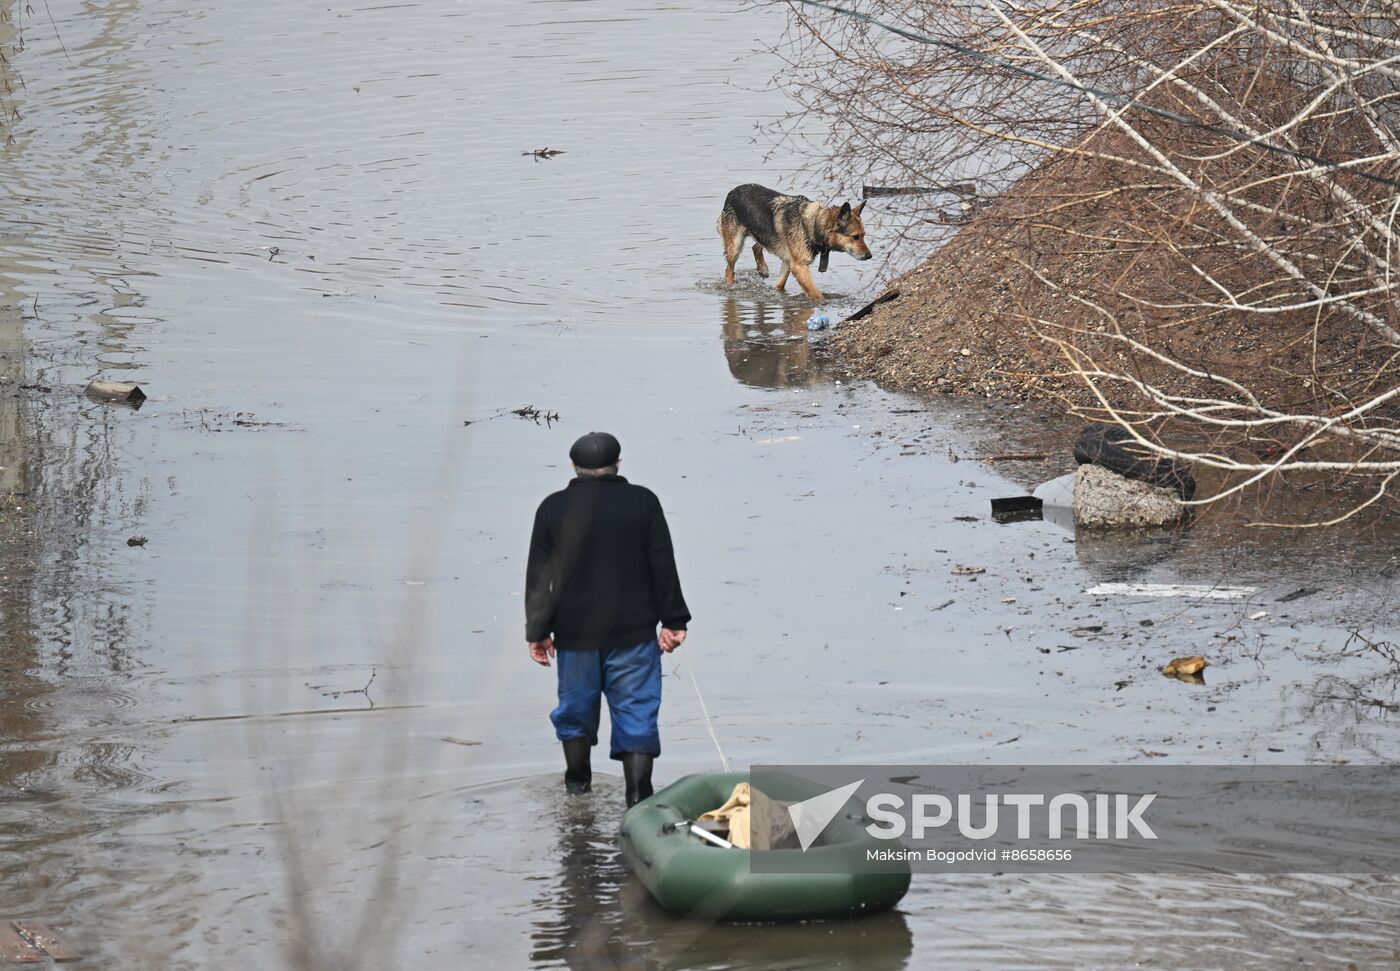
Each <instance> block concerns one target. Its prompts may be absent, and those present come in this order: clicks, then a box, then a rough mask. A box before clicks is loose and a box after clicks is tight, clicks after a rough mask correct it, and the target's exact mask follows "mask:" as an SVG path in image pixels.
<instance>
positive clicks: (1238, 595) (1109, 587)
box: [1084, 583, 1258, 600]
mask: <svg viewBox="0 0 1400 971" xmlns="http://www.w3.org/2000/svg"><path fill="white" fill-rule="evenodd" d="M1257 590H1258V588H1257V587H1227V586H1215V587H1208V586H1205V585H1204V584H1191V583H1100V584H1098V585H1097V586H1093V587H1090V588H1089V589H1088V590H1085V591H1084V592H1085V593H1087V594H1089V595H1090V596H1093V597H1097V596H1104V595H1108V594H1115V595H1118V596H1123V597H1191V598H1194V599H1198V600H1243V599H1244V598H1246V597H1248V596H1249V595H1250V594H1252V593H1255V592H1257Z"/></svg>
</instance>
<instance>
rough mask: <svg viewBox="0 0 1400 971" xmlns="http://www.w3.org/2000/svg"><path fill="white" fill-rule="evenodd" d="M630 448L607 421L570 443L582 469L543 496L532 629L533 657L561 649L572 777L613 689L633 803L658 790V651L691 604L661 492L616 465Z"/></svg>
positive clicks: (586, 777) (583, 771) (558, 721)
mask: <svg viewBox="0 0 1400 971" xmlns="http://www.w3.org/2000/svg"><path fill="white" fill-rule="evenodd" d="M621 454H622V446H621V445H619V444H618V441H617V439H616V438H614V437H613V436H611V435H609V434H608V433H607V432H589V433H588V434H587V435H584V436H583V437H582V438H580V439H579V440H578V441H576V442H574V447H573V448H571V449H570V450H569V458H570V460H571V461H572V462H573V463H574V472H575V478H574V480H573V481H572V482H570V483H569V487H568V488H567V489H562V490H560V491H559V492H556V493H554V494H553V495H551V496H549V497H547V498H546V499H545V500H544V502H542V503H540V508H539V510H538V511H537V512H536V513H535V529H534V532H533V534H532V535H531V536H530V561H529V565H528V566H527V567H526V574H525V639H526V640H527V641H529V643H530V657H531V658H532V659H533V660H534V661H535V663H536V664H542V665H544V666H545V667H549V659H550V658H551V657H553V658H557V659H558V661H559V706H558V707H557V708H555V709H554V711H553V712H552V713H550V716H549V717H550V720H551V721H553V722H554V733H555V735H557V736H558V738H559V741H561V742H563V743H564V764H565V770H564V786H565V788H566V789H567V790H568V791H569V792H570V793H572V794H575V795H577V794H579V793H584V792H587V791H588V790H589V787H590V785H591V783H592V780H593V770H592V767H591V766H590V764H589V753H590V750H591V749H592V747H593V746H594V745H596V744H597V743H598V716H599V714H600V712H601V709H602V696H603V695H606V696H607V699H608V715H609V717H610V718H611V719H612V746H611V749H612V752H611V754H612V757H613V758H615V759H617V760H619V761H620V762H621V763H622V774H623V777H624V778H625V779H626V781H627V805H629V806H631V805H633V804H634V803H637V802H639V801H641V800H643V799H645V798H647V797H648V796H650V795H651V792H652V789H651V762H652V759H654V758H656V757H657V756H658V755H660V754H661V736H660V734H658V732H657V727H656V716H657V714H658V713H659V712H660V710H661V653H662V652H663V651H665V652H666V653H668V654H669V653H670V652H671V651H674V650H675V649H676V648H678V647H680V646H681V644H682V643H683V642H684V641H685V627H686V624H687V623H688V622H689V621H690V611H689V610H688V609H687V608H686V605H685V598H684V597H682V596H681V581H680V577H679V576H678V575H677V574H676V558H675V553H674V552H673V551H672V549H671V531H670V530H669V529H667V528H666V516H665V514H664V513H663V512H662V511H661V503H660V501H659V500H658V499H657V498H656V496H655V494H654V493H652V491H651V490H650V489H644V488H642V487H641V486H636V485H632V484H631V483H629V482H628V481H627V480H626V479H624V478H623V477H622V476H620V475H618V474H617V466H618V459H619V458H620V456H621ZM658 623H659V624H660V625H661V633H660V635H658V634H657V631H656V625H657V624H658Z"/></svg>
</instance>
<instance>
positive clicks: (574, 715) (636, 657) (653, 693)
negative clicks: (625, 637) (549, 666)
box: [549, 640, 661, 759]
mask: <svg viewBox="0 0 1400 971" xmlns="http://www.w3.org/2000/svg"><path fill="white" fill-rule="evenodd" d="M554 661H555V664H556V665H557V666H558V668H559V707H557V708H555V709H554V711H552V712H550V715H549V720H550V721H552V722H553V723H554V734H555V735H556V736H557V737H558V738H559V741H561V742H566V741H568V740H569V739H571V738H586V739H588V744H589V745H597V744H598V716H599V715H600V714H601V712H602V698H603V696H604V695H606V696H607V699H608V717H609V718H611V719H612V740H611V741H612V745H611V755H612V757H613V758H615V759H621V758H622V756H623V754H624V753H626V752H639V753H641V754H643V755H653V756H655V755H660V754H661V735H660V733H659V732H658V731H657V727H656V716H657V715H658V714H660V712H661V647H660V645H658V644H657V643H656V641H655V640H650V641H646V642H645V643H642V644H637V645H634V646H633V647H613V648H607V649H604V650H598V651H559V652H557V653H556V654H555V655H554Z"/></svg>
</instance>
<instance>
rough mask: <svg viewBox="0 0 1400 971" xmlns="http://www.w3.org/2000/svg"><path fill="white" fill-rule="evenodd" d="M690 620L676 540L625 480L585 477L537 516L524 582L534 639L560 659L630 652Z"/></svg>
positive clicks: (647, 496) (657, 510) (639, 490)
mask: <svg viewBox="0 0 1400 971" xmlns="http://www.w3.org/2000/svg"><path fill="white" fill-rule="evenodd" d="M689 620H690V611H689V610H688V609H687V608H686V605H685V598H684V597H682V596H681V581H680V577H679V576H678V575H677V573H676V557H675V553H674V552H673V551H672V549H671V531H670V530H669V529H667V528H666V516H665V514H664V513H663V512H662V511H661V502H660V500H658V499H657V498H656V495H655V493H653V492H652V491H651V490H650V489H644V488H643V487H641V486H636V485H632V484H631V483H629V482H628V481H627V480H626V479H624V478H623V477H622V476H620V475H600V476H596V477H593V476H580V477H578V478H576V479H574V480H573V481H571V482H570V483H569V487H568V488H567V489H562V490H560V491H559V492H556V493H554V494H553V495H551V496H548V497H546V499H545V500H544V502H542V503H540V508H539V510H538V511H537V512H536V513H535V529H534V532H533V533H532V534H531V536H530V561H529V565H528V566H527V567H526V572H525V638H526V639H527V640H529V641H542V640H544V639H545V638H546V637H548V636H550V634H553V635H554V646H555V647H556V648H558V649H559V650H564V651H567V650H597V649H599V648H609V647H631V646H632V645H633V644H641V643H644V642H645V641H649V640H651V639H652V638H653V637H655V636H656V625H657V623H658V622H659V623H660V624H662V625H663V626H664V627H667V628H670V629H671V630H685V625H686V624H687V623H688V622H689Z"/></svg>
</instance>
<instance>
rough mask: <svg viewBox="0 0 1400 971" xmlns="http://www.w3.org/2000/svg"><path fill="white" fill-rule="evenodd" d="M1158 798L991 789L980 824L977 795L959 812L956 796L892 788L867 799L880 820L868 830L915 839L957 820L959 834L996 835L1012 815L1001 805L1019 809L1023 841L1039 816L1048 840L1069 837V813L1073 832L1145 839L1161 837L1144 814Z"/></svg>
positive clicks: (962, 799) (964, 796)
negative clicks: (897, 792)
mask: <svg viewBox="0 0 1400 971" xmlns="http://www.w3.org/2000/svg"><path fill="white" fill-rule="evenodd" d="M1156 798H1157V794H1156V793H1155V792H1149V793H1145V794H1143V795H1130V794H1126V793H1121V792H1120V793H1103V792H1097V793H1093V794H1092V795H1089V796H1085V795H1082V794H1080V793H1077V792H1061V793H1056V794H1055V795H1052V796H1050V797H1049V798H1048V799H1047V798H1046V796H1045V795H1044V794H1042V793H1038V792H1016V793H1005V794H1002V795H997V794H996V793H988V794H986V795H983V796H982V813H981V816H982V822H981V823H980V824H978V823H976V822H974V819H975V815H976V814H975V813H974V811H973V799H974V797H973V796H972V795H970V794H968V793H958V794H957V796H956V797H955V799H956V806H957V810H956V812H955V811H954V808H953V807H954V804H955V803H954V800H953V799H949V798H948V797H947V796H945V795H942V794H941V793H931V794H930V793H920V794H919V795H916V796H914V797H913V799H912V800H909V802H908V803H907V804H906V801H905V799H904V797H902V796H898V795H895V794H893V793H888V792H886V793H880V794H878V795H874V796H871V797H870V798H869V799H867V800H866V802H865V811H866V814H867V815H868V816H870V818H871V819H873V820H874V822H873V823H871V824H870V825H869V826H867V827H866V828H865V831H866V832H867V833H869V834H870V835H871V836H873V837H875V838H876V839H883V840H895V839H899V838H900V837H902V836H904V834H905V832H906V831H907V832H909V833H910V834H911V835H912V836H913V837H914V839H923V838H924V837H925V836H926V835H927V834H928V832H929V830H931V829H937V828H938V827H940V826H947V825H948V824H949V823H955V824H956V826H957V830H958V832H959V833H960V834H961V835H962V836H963V837H965V838H967V839H970V840H986V839H992V838H993V837H995V836H996V835H997V834H998V833H999V832H1000V830H1001V827H1002V826H1003V825H1005V822H1006V820H1007V819H1008V818H1010V814H1007V815H1006V816H1003V814H1002V812H1001V809H1002V808H1003V807H1004V808H1007V809H1012V810H1014V811H1015V813H1014V818H1015V823H1016V838H1017V839H1021V840H1028V839H1030V838H1031V835H1032V824H1033V822H1036V820H1035V819H1034V815H1041V816H1043V819H1042V820H1040V821H1041V822H1043V823H1044V824H1045V825H1044V826H1043V827H1037V828H1036V832H1041V831H1043V832H1044V833H1045V836H1046V838H1047V839H1052V840H1058V839H1064V838H1066V835H1067V834H1066V827H1065V817H1066V816H1067V815H1068V816H1069V817H1070V818H1071V819H1072V821H1073V830H1072V832H1071V833H1070V834H1069V835H1071V836H1073V837H1074V838H1076V839H1082V840H1083V839H1091V838H1092V839H1101V840H1106V839H1120V840H1125V839H1129V838H1131V836H1132V834H1134V833H1136V834H1137V835H1138V836H1141V837H1142V838H1143V839H1149V840H1155V839H1156V838H1157V834H1156V833H1155V832H1153V831H1152V827H1151V826H1150V825H1148V823H1147V821H1146V820H1145V819H1144V818H1143V814H1144V813H1145V812H1146V811H1147V807H1149V806H1151V805H1152V803H1153V801H1154V800H1156ZM906 806H907V808H908V811H909V818H908V819H907V820H906V818H905V813H904V810H905V809H906ZM1091 830H1092V833H1093V836H1092V837H1091V836H1090V832H1091Z"/></svg>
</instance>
